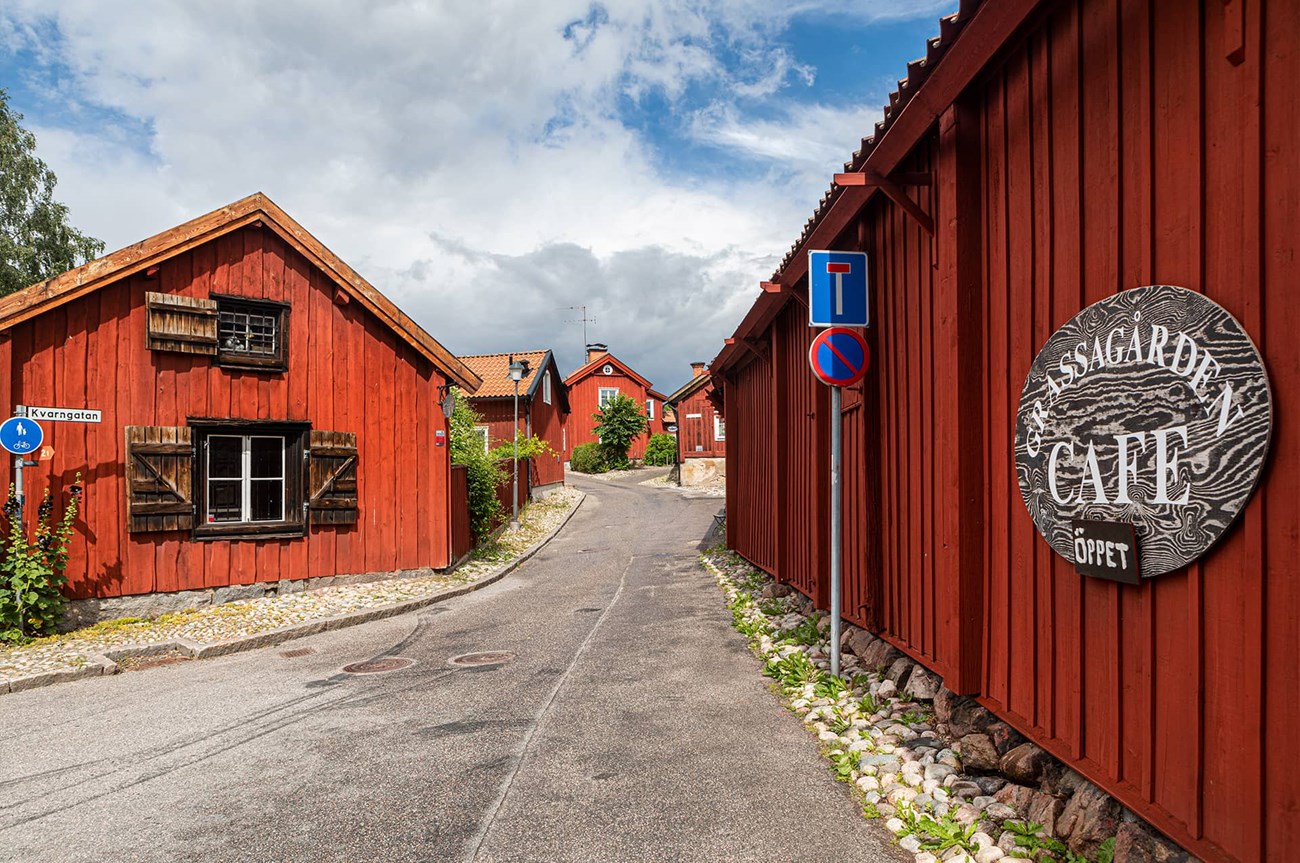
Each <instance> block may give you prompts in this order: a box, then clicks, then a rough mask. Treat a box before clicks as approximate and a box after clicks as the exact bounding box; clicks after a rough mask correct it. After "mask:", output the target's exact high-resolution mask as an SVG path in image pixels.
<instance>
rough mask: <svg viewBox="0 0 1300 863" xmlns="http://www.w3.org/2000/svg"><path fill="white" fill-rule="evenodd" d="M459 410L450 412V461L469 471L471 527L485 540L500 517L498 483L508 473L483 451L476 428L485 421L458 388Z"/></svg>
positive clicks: (479, 537) (481, 438) (505, 477)
mask: <svg viewBox="0 0 1300 863" xmlns="http://www.w3.org/2000/svg"><path fill="white" fill-rule="evenodd" d="M454 392H455V393H456V409H455V410H454V411H452V414H451V423H450V425H451V431H450V437H451V443H450V446H449V449H450V450H451V463H452V464H463V465H465V468H466V470H467V471H468V480H469V514H470V526H471V528H473V530H474V536H475V537H477V538H478V539H480V540H481V539H482V538H483V537H485V536H487V535H488V534H489V533H491V531H492V525H493V524H494V523H496V521H497V519H499V518H500V517H501V501H499V500H497V486H499V485H500V484H501V483H503V482H505V481H506V480H507V479H508V477H507V476H506V472H505V471H504V470H502V469H501V467H500V466H499V465H498V464H497V460H496V459H495V458H493V457H492V455H491V454H489V453H486V452H484V451H483V436H482V435H481V434H479V433H478V432H477V431H476V430H475V428H474V427H475V426H476V425H479V424H481V423H482V419H481V418H480V417H479V415H478V413H477V412H476V411H475V410H474V408H473V407H472V406H471V405H470V403H469V399H467V398H465V397H464V396H463V395H462V394H461V392H460V390H459V389H457V390H454Z"/></svg>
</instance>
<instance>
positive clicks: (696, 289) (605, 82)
mask: <svg viewBox="0 0 1300 863" xmlns="http://www.w3.org/2000/svg"><path fill="white" fill-rule="evenodd" d="M955 7H956V3H955V0H954V2H940V3H928V4H927V3H924V2H893V0H862V2H858V3H853V4H843V3H836V2H830V0H796V2H772V0H714V2H705V0H623V2H618V3H615V2H609V3H591V2H588V0H545V2H542V3H537V2H532V3H525V2H497V0H483V2H478V3H474V4H465V3H456V2H424V0H383V2H370V3H359V2H358V3H349V2H343V0H337V2H307V0H297V2H292V0H285V2H277V3H274V4H267V3H264V2H254V0H228V2H225V3H222V4H189V3H174V2H171V0H137V2H129V3H128V2H121V3H113V2H94V0H66V2H65V0H55V2H50V0H11V2H9V3H6V4H5V5H4V6H3V8H0V86H4V87H5V88H7V89H8V91H9V94H10V99H11V102H12V104H13V106H14V107H15V108H16V109H17V110H19V111H20V112H22V113H23V114H24V115H26V120H25V125H26V126H27V127H28V128H29V129H31V130H33V131H34V132H35V133H36V134H37V136H38V152H39V154H40V155H41V156H42V158H44V159H45V160H46V162H47V163H49V165H50V166H51V167H52V168H53V169H54V171H55V173H56V174H57V175H58V177H59V186H58V189H57V192H56V196H57V197H58V198H59V199H60V200H61V201H63V202H64V203H66V204H67V205H68V206H69V208H70V210H71V213H72V219H73V221H74V223H75V224H77V225H78V226H79V227H81V228H82V229H83V230H85V231H87V232H89V233H91V234H93V235H95V236H98V237H100V238H102V239H104V240H105V241H106V242H107V243H108V247H109V249H110V250H112V249H116V248H119V247H121V246H124V245H127V244H129V243H133V242H136V241H138V240H140V239H143V238H144V237H146V236H149V235H151V234H153V233H156V232H158V231H161V230H165V229H166V228H168V227H171V226H173V225H175V224H178V223H179V222H182V221H184V220H186V219H189V218H192V217H194V216H197V215H200V214H202V213H204V212H207V211H209V210H211V209H214V208H216V207H219V206H221V205H222V204H225V203H229V202H230V201H233V200H236V199H238V198H240V197H243V196H244V195H246V194H249V193H251V192H253V191H258V190H260V191H263V192H266V193H267V194H268V195H270V196H271V198H272V199H274V200H275V201H276V202H277V203H279V204H280V205H281V206H282V207H284V208H285V209H286V210H287V211H288V212H289V213H290V214H291V215H293V216H294V217H295V218H296V219H298V220H299V221H300V222H302V223H303V225H304V226H305V227H306V228H307V229H308V230H310V231H312V232H313V233H314V234H316V235H317V236H318V237H319V238H320V239H321V240H322V241H323V242H325V243H326V245H328V246H330V247H331V248H332V249H334V251H336V252H337V253H339V254H340V255H341V256H342V257H343V258H344V259H346V260H347V261H348V262H349V263H351V264H352V265H353V266H354V267H356V268H357V269H358V270H359V271H360V272H361V273H362V274H363V275H365V276H366V277H367V278H368V279H369V280H370V281H372V282H373V283H374V284H375V285H376V286H378V287H379V288H380V289H381V290H383V291H384V292H386V293H387V294H389V296H391V297H392V298H393V299H394V300H395V301H396V302H398V304H399V305H401V306H402V307H403V308H405V309H406V310H407V311H408V312H409V313H411V315H412V316H413V317H414V318H415V319H416V320H418V321H419V322H420V323H421V324H422V325H424V326H425V327H426V329H428V330H429V331H430V332H431V333H432V334H433V335H434V337H435V338H438V339H439V340H441V341H442V342H443V343H444V344H446V345H447V346H448V347H449V348H450V349H452V350H454V351H457V352H459V353H481V352H487V351H507V350H511V349H532V348H538V347H550V348H553V349H555V350H556V352H557V354H558V356H559V359H560V364H561V367H562V368H564V369H566V370H567V369H569V368H572V367H574V366H576V365H577V364H578V363H579V362H580V360H581V341H582V334H581V325H580V324H574V323H568V322H567V321H569V320H571V318H572V317H573V315H572V313H570V312H568V311H567V307H568V306H572V305H581V304H585V305H587V306H588V309H589V314H591V315H594V316H595V318H596V322H595V324H594V325H592V326H590V327H589V330H588V335H589V338H591V339H592V340H594V341H602V342H606V343H608V344H609V345H610V348H611V350H613V351H614V353H615V354H617V355H618V356H620V357H621V358H623V359H624V360H626V361H627V362H629V363H630V364H632V365H633V367H635V368H637V369H638V370H640V371H641V372H642V373H643V374H645V375H647V376H648V377H650V378H651V380H653V381H654V382H655V384H656V385H657V386H658V387H659V388H660V389H661V390H663V391H665V392H668V391H671V390H673V389H675V388H676V387H677V386H678V385H679V384H680V383H681V382H682V381H684V380H685V379H686V378H687V377H688V376H689V374H690V370H689V368H688V365H687V364H688V363H689V362H690V361H692V360H708V359H711V358H712V356H713V355H714V354H715V353H716V352H717V350H718V349H719V348H720V347H721V344H722V339H723V338H725V337H727V336H728V335H730V334H731V332H732V331H733V329H734V328H735V326H736V324H737V323H738V322H739V320H740V318H741V317H742V316H743V314H744V312H745V311H746V310H747V309H748V307H749V304H750V302H751V301H752V299H753V297H754V296H755V294H756V292H757V283H758V282H759V281H761V280H763V279H765V278H767V277H768V276H770V275H771V273H772V271H773V269H774V268H775V266H776V264H777V263H778V261H779V260H780V258H781V257H782V256H783V255H784V254H785V251H786V250H787V249H788V248H789V246H790V244H791V243H792V242H794V240H795V239H796V238H797V236H798V233H799V231H800V229H801V228H802V225H803V223H804V221H805V220H806V219H807V218H808V216H809V215H810V214H811V212H812V210H813V208H814V207H815V206H816V203H817V200H818V199H819V198H820V197H821V195H822V194H823V192H824V191H825V190H826V188H827V187H828V186H829V183H830V179H831V174H833V173H834V172H835V171H836V170H839V169H840V166H841V165H842V163H843V162H845V161H847V160H848V159H849V158H850V156H851V154H852V152H853V150H854V149H856V148H857V146H858V143H859V139H860V138H861V137H862V136H863V135H866V134H869V133H870V132H871V130H872V127H873V126H874V124H875V122H876V121H877V120H879V118H880V110H881V106H882V105H883V104H884V103H885V102H886V101H887V99H888V94H889V91H890V90H892V89H894V87H895V86H896V82H897V79H898V78H899V77H901V76H902V75H903V74H904V72H905V71H906V63H907V61H909V60H912V59H915V58H917V57H920V56H923V55H924V53H925V42H926V39H928V38H930V37H932V36H934V35H935V34H936V33H937V32H938V17H939V16H940V15H943V14H949V13H950V12H952V11H954V10H955Z"/></svg>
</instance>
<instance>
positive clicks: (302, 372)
mask: <svg viewBox="0 0 1300 863" xmlns="http://www.w3.org/2000/svg"><path fill="white" fill-rule="evenodd" d="M0 370H3V371H2V372H0V402H2V403H3V404H6V405H20V404H21V405H36V406H57V407H72V408H88V409H97V410H100V411H102V422H99V423H93V424H83V423H70V422H59V423H54V422H51V423H47V424H45V425H44V428H45V432H46V443H47V444H49V445H50V446H51V447H52V448H53V455H52V457H51V458H50V459H49V460H48V461H42V462H41V463H40V465H39V467H36V468H32V469H29V470H28V472H27V476H26V477H25V480H26V483H27V489H28V495H27V497H28V510H29V516H30V515H34V514H35V509H36V504H35V502H33V501H39V500H40V496H41V493H42V492H43V490H44V488H45V486H46V484H47V483H48V484H50V485H51V486H53V488H54V489H55V490H56V493H57V491H58V490H60V489H62V488H65V487H66V486H67V485H68V484H69V483H71V482H72V481H73V478H74V476H75V475H76V474H77V473H80V474H81V475H82V478H83V482H84V484H85V490H86V492H85V499H84V502H83V507H82V511H81V512H80V513H79V516H78V519H79V527H78V530H77V531H76V533H75V535H74V538H73V541H72V549H71V560H70V562H69V565H68V569H67V575H68V582H69V583H68V592H69V594H70V595H71V596H72V597H74V598H85V597H97V598H103V597H116V596H125V595H130V594H145V593H154V592H178V591H196V592H197V591H213V590H215V589H219V588H223V587H226V586H229V585H236V584H253V583H257V582H279V581H280V580H300V579H306V578H314V577H321V576H337V575H345V574H366V573H385V572H393V571H397V570H411V569H424V568H442V567H446V566H448V565H449V564H450V563H451V562H452V554H451V550H450V544H451V521H450V513H451V511H452V507H453V501H452V499H451V494H450V483H449V470H450V461H449V458H448V448H447V447H446V445H445V444H446V440H447V438H446V435H447V420H446V419H445V417H444V416H443V413H442V410H441V409H440V408H439V402H440V400H441V399H442V397H443V395H444V394H445V393H446V392H447V390H448V388H449V387H450V386H451V385H453V384H454V385H457V386H459V387H462V388H463V389H464V390H465V391H466V392H473V391H474V390H475V389H477V388H478V386H479V383H480V382H479V379H478V377H477V376H476V375H475V374H474V373H473V372H472V371H470V369H469V368H468V367H466V366H465V365H464V364H463V363H462V362H460V360H458V359H456V357H455V356H454V355H452V354H451V353H450V352H449V351H447V350H446V348H444V347H443V346H442V345H441V344H439V343H438V342H437V341H435V340H434V339H433V337H432V336H430V335H429V334H428V333H426V332H425V331H424V330H423V329H421V328H420V327H419V326H418V325H417V324H416V323H415V322H414V321H412V320H411V319H410V318H409V317H407V316H406V315H405V314H403V313H402V312H401V311H400V310H399V309H398V308H397V307H396V306H394V305H393V304H392V302H390V301H389V300H388V299H387V298H385V297H384V296H383V295H382V294H381V293H379V291H377V290H376V289H375V288H374V287H373V286H372V285H371V284H370V283H369V282H367V281H366V280H365V279H363V278H362V277H361V276H360V275H358V274H357V273H356V272H355V271H354V270H353V269H352V268H351V267H349V266H348V265H347V264H346V263H344V262H343V261H342V260H340V259H339V258H338V257H337V256H336V255H334V253H332V252H331V251H329V249H327V248H325V246H323V245H322V244H321V243H320V242H319V241H318V240H317V239H316V238H315V237H313V236H312V235H311V234H309V233H308V232H307V231H306V230H305V229H304V228H303V227H302V226H301V225H299V224H298V223H297V222H295V221H294V220H293V219H291V218H290V217H289V216H288V215H287V214H286V213H285V212H284V211H283V210H281V209H280V208H279V207H278V206H276V205H275V204H274V203H272V202H271V201H270V200H269V199H268V198H266V197H265V196H264V195H262V194H260V193H258V194H254V195H251V196H249V197H247V198H244V199H243V200H240V201H237V202H235V203H233V204H231V205H229V206H227V207H223V208H221V209H219V210H216V211H214V212H212V213H208V214H207V215H205V216H200V217H199V218H197V219H194V220H192V221H190V222H187V223H185V224H183V225H180V226H178V227H176V228H173V229H171V230H168V231H164V232H163V233H161V234H158V235H156V236H154V237H150V238H149V239H147V240H144V241H142V242H140V243H137V244H135V245H132V246H128V247H127V248H125V249H122V250H120V251H118V252H115V253H113V254H110V255H107V256H106V257H103V258H100V259H98V260H95V261H91V262H90V263H88V264H85V265H84V266H81V267H78V268H76V269H74V270H70V271H68V272H66V273H63V274H62V275H59V276H56V277H54V278H52V279H49V280H47V281H45V282H41V283H38V284H35V285H32V286H31V287H28V288H26V289H24V290H22V291H19V292H17V293H15V294H12V295H10V296H7V297H4V298H3V299H0ZM6 464H9V462H8V461H6ZM5 470H11V468H8V467H6V468H5ZM212 595H213V594H212V593H208V594H207V599H208V600H210V599H211V597H212ZM193 600H194V603H198V604H201V603H202V602H204V601H206V600H205V598H204V597H203V596H195V597H193ZM97 604H99V605H105V604H104V603H97ZM109 605H111V603H110V604H109ZM105 610H108V609H107V608H106V609H105Z"/></svg>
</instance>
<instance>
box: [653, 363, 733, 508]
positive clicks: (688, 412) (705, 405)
mask: <svg viewBox="0 0 1300 863" xmlns="http://www.w3.org/2000/svg"><path fill="white" fill-rule="evenodd" d="M713 393H714V389H713V378H712V377H711V376H710V375H709V373H708V372H706V371H705V370H704V363H691V379H690V380H689V381H687V382H686V383H685V384H683V385H682V386H681V387H679V388H678V389H677V391H676V392H674V393H673V394H672V395H670V396H669V397H668V398H667V400H666V404H667V405H668V406H669V407H671V408H672V411H673V414H674V416H675V418H676V424H677V446H678V453H679V455H680V461H681V482H682V485H700V484H702V483H705V482H708V481H709V480H711V479H713V478H714V477H717V476H726V455H727V443H726V441H727V429H726V424H725V423H724V422H723V419H722V413H721V412H720V411H718V410H717V409H716V408H715V407H714V404H713V401H712V400H711V398H710V397H711V396H712V395H713Z"/></svg>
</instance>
